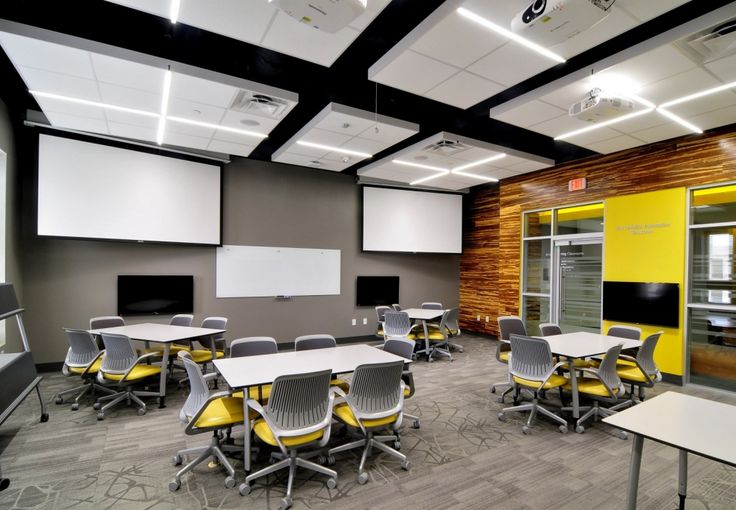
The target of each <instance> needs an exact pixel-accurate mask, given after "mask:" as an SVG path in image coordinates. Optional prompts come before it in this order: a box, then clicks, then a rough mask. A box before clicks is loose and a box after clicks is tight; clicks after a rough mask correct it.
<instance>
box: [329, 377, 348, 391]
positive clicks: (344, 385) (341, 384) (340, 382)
mask: <svg viewBox="0 0 736 510" xmlns="http://www.w3.org/2000/svg"><path fill="white" fill-rule="evenodd" d="M330 386H337V387H338V388H340V389H341V390H342V391H344V392H345V393H347V392H348V391H350V383H349V382H347V381H346V380H345V379H340V378H338V379H331V380H330Z"/></svg>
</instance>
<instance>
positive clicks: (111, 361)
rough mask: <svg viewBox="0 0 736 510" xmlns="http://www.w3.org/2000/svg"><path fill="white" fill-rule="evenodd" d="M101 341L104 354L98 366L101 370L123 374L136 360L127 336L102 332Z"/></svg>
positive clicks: (136, 357)
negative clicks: (103, 346) (103, 345)
mask: <svg viewBox="0 0 736 510" xmlns="http://www.w3.org/2000/svg"><path fill="white" fill-rule="evenodd" d="M102 342H103V343H104V344H105V354H104V356H103V357H102V365H101V366H100V370H101V371H102V372H109V373H111V374H124V373H125V372H126V371H127V370H128V369H129V368H130V367H131V366H133V365H134V364H135V362H136V361H137V360H138V356H137V355H136V352H135V350H134V349H133V345H131V343H130V338H128V337H127V336H125V335H113V334H110V333H102Z"/></svg>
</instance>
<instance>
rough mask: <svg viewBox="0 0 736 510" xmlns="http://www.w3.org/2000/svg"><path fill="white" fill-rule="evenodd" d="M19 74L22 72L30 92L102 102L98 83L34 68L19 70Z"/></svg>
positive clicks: (21, 68)
mask: <svg viewBox="0 0 736 510" xmlns="http://www.w3.org/2000/svg"><path fill="white" fill-rule="evenodd" d="M18 72H20V75H21V76H22V77H23V81H25V82H26V85H27V86H28V89H29V90H38V91H49V90H53V91H54V93H55V94H60V95H62V96H71V97H76V98H79V99H89V100H91V101H99V100H100V94H99V93H98V89H97V82H96V81H94V80H87V79H84V78H77V77H76V76H71V75H68V74H59V73H55V72H51V71H45V70H41V69H34V68H32V67H20V68H18Z"/></svg>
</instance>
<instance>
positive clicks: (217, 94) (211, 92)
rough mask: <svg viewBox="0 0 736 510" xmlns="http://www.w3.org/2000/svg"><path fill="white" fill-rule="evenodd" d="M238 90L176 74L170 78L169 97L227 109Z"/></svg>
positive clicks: (222, 84)
mask: <svg viewBox="0 0 736 510" xmlns="http://www.w3.org/2000/svg"><path fill="white" fill-rule="evenodd" d="M237 91H238V89H236V88H235V87H232V86H230V85H225V84H224V83H218V82H215V81H211V80H204V79H202V78H196V77H194V76H188V75H186V74H181V73H176V74H175V75H174V76H173V77H172V78H171V97H172V98H178V99H183V100H185V101H192V102H195V103H202V104H207V105H210V106H217V107H220V108H228V107H229V106H230V104H231V103H232V101H233V99H234V98H235V94H236V93H237Z"/></svg>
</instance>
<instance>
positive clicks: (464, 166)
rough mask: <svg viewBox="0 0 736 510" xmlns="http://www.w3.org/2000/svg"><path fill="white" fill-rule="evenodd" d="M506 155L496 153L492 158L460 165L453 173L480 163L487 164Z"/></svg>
mask: <svg viewBox="0 0 736 510" xmlns="http://www.w3.org/2000/svg"><path fill="white" fill-rule="evenodd" d="M505 157H506V154H505V153H503V152H502V153H500V154H496V155H495V156H491V157H490V158H486V159H481V160H479V161H475V162H473V163H468V164H467V165H462V166H458V167H455V168H453V169H452V173H458V172H462V171H463V170H467V169H468V168H473V167H476V166H480V165H485V164H486V163H490V162H491V161H498V160H499V159H503V158H505Z"/></svg>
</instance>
